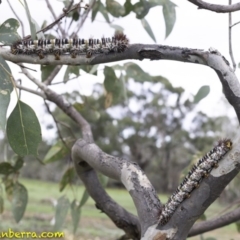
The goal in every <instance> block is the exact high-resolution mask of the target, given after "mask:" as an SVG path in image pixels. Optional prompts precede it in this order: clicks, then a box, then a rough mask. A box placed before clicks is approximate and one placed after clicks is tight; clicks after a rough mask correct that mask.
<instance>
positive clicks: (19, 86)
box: [16, 84, 46, 99]
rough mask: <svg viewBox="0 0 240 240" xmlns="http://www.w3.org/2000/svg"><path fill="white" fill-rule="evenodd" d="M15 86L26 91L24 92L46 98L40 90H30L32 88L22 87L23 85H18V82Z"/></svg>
mask: <svg viewBox="0 0 240 240" xmlns="http://www.w3.org/2000/svg"><path fill="white" fill-rule="evenodd" d="M16 87H17V88H18V89H21V90H24V91H26V92H30V93H33V94H35V95H37V96H39V97H42V98H43V99H45V98H46V96H45V94H44V93H41V92H38V91H35V90H32V89H30V88H27V87H24V86H22V85H20V84H16Z"/></svg>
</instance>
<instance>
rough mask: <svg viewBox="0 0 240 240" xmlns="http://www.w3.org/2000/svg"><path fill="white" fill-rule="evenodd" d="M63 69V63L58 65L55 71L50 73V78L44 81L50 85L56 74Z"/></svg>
mask: <svg viewBox="0 0 240 240" xmlns="http://www.w3.org/2000/svg"><path fill="white" fill-rule="evenodd" d="M61 69H62V65H57V66H56V67H55V68H54V69H53V71H52V72H51V73H50V75H49V76H48V78H47V79H46V80H45V81H44V83H45V84H46V85H50V84H51V83H52V81H53V79H54V78H55V77H56V75H57V74H58V73H59V72H60V70H61Z"/></svg>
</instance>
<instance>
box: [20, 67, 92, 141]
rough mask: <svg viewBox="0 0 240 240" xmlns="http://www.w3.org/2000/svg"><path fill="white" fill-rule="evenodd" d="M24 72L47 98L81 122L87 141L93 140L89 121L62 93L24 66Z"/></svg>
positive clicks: (73, 118) (77, 121)
mask: <svg viewBox="0 0 240 240" xmlns="http://www.w3.org/2000/svg"><path fill="white" fill-rule="evenodd" d="M22 72H23V73H24V74H25V75H26V76H27V77H28V78H29V79H30V80H31V81H32V82H34V83H35V84H36V85H37V86H38V87H39V88H40V89H41V90H42V91H43V92H44V93H45V95H46V98H47V100H49V101H51V102H54V103H55V104H56V105H57V106H58V107H59V108H60V109H62V111H63V112H65V113H66V114H67V115H68V116H69V117H70V118H71V119H72V120H74V121H75V122H76V123H78V124H79V126H80V128H81V131H82V134H83V138H84V139H85V140H86V141H87V142H93V136H92V130H91V127H90V125H89V123H88V122H87V121H86V120H85V119H84V118H83V117H82V115H81V114H80V113H79V112H78V111H77V110H76V109H75V108H74V107H73V106H72V105H71V104H69V103H67V102H66V101H65V100H64V99H63V97H62V96H61V95H59V94H57V93H56V92H54V91H53V90H51V89H50V88H48V87H47V86H46V85H45V84H44V83H42V82H40V81H38V80H37V79H36V78H35V77H33V76H32V75H31V74H30V72H29V71H28V70H27V69H25V68H22Z"/></svg>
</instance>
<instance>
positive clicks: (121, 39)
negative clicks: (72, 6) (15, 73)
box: [11, 33, 129, 60]
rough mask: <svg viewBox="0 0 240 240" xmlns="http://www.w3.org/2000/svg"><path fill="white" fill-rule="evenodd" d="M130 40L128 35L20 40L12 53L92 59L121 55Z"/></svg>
mask: <svg viewBox="0 0 240 240" xmlns="http://www.w3.org/2000/svg"><path fill="white" fill-rule="evenodd" d="M128 43H129V40H128V39H127V37H126V35H124V34H122V33H120V34H115V35H114V36H113V37H112V38H101V39H92V38H90V39H79V38H70V39H57V38H55V39H46V40H41V39H40V40H31V39H30V40H22V41H21V40H19V41H17V42H15V43H13V44H12V45H11V53H12V54H14V55H17V54H26V55H32V54H36V55H38V56H39V58H40V59H43V58H44V56H45V55H47V54H53V55H54V56H55V59H56V60H60V56H61V55H70V56H71V57H72V58H76V57H77V55H82V54H86V57H87V58H90V57H91V56H92V55H93V54H100V53H105V54H108V53H121V52H124V51H125V49H126V48H127V47H128Z"/></svg>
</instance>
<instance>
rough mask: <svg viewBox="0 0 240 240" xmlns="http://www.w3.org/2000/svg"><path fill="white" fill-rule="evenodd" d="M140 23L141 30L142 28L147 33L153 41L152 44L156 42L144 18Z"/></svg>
mask: <svg viewBox="0 0 240 240" xmlns="http://www.w3.org/2000/svg"><path fill="white" fill-rule="evenodd" d="M141 23H142V26H143V28H144V29H145V30H146V32H147V33H148V35H149V36H150V37H151V38H152V40H153V41H154V42H156V38H155V36H154V33H153V31H152V28H151V26H150V25H149V23H148V21H147V20H146V19H145V18H143V19H142V20H141Z"/></svg>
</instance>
